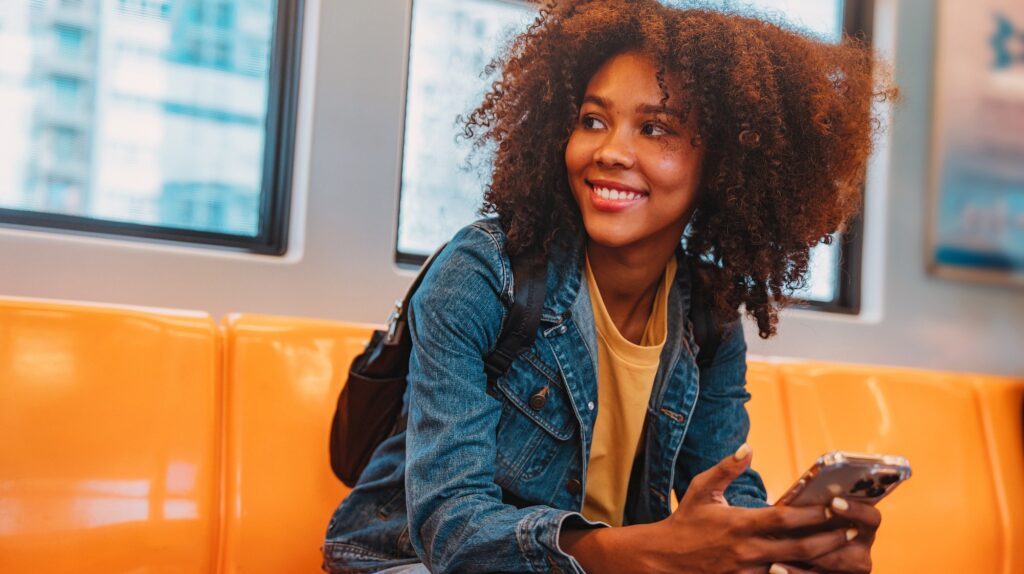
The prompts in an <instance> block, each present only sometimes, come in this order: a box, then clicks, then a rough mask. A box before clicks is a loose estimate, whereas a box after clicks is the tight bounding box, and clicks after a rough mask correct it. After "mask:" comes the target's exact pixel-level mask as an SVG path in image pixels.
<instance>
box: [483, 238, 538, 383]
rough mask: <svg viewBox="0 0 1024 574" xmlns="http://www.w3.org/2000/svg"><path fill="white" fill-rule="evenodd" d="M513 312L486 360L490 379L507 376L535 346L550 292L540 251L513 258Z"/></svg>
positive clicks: (485, 363) (485, 369)
mask: <svg viewBox="0 0 1024 574" xmlns="http://www.w3.org/2000/svg"><path fill="white" fill-rule="evenodd" d="M512 284H513V291H514V295H513V299H512V309H511V310H510V311H509V314H508V317H507V318H506V319H505V323H504V325H502V327H501V333H500V334H499V335H498V344H497V345H496V346H495V349H494V351H493V352H491V354H489V355H487V357H485V358H484V371H485V372H486V373H487V378H488V380H494V379H497V378H498V377H501V376H503V375H504V374H505V373H507V372H508V370H509V368H511V367H512V361H514V360H515V358H516V357H518V356H519V354H520V353H522V352H523V351H525V350H527V349H529V348H530V347H531V346H533V340H534V338H535V337H536V336H537V327H539V326H540V314H541V308H542V307H543V305H544V296H545V294H546V292H547V261H546V260H545V258H544V257H543V256H541V254H539V253H536V252H530V253H520V254H519V255H517V256H515V257H513V258H512Z"/></svg>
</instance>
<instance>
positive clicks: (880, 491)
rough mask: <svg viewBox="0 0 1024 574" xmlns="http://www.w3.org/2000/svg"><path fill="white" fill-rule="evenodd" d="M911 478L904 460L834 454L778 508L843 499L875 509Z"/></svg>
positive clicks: (795, 486) (819, 462) (810, 472)
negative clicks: (869, 505)
mask: <svg viewBox="0 0 1024 574" xmlns="http://www.w3.org/2000/svg"><path fill="white" fill-rule="evenodd" d="M910 474H911V473H910V463H909V462H907V459H905V458H903V457H902V456H892V455H876V454H863V453H853V452H844V451H834V452H830V453H828V454H825V455H822V456H821V457H819V458H818V460H817V461H815V463H814V465H813V466H811V468H810V469H808V470H807V472H805V473H804V474H803V476H801V477H800V480H797V481H796V483H795V484H793V486H792V487H790V489H789V490H788V491H786V493H785V494H783V495H782V497H781V498H779V501H778V502H776V503H775V504H777V505H787V506H812V505H821V506H825V505H827V504H829V503H830V502H831V501H832V499H833V498H835V497H837V496H840V497H842V498H846V499H850V500H857V501H859V502H865V503H867V504H872V505H873V504H876V503H877V502H878V501H879V500H882V499H883V498H885V497H886V496H887V495H888V494H889V493H890V492H892V491H893V489H895V488H896V486H897V485H899V484H900V483H901V482H903V481H904V480H907V479H908V478H910Z"/></svg>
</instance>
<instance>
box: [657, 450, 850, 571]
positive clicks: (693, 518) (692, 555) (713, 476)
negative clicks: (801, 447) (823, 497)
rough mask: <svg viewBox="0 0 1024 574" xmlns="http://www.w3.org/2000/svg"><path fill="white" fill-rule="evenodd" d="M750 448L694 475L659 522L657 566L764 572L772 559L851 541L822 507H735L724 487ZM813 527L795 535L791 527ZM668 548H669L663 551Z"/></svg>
mask: <svg viewBox="0 0 1024 574" xmlns="http://www.w3.org/2000/svg"><path fill="white" fill-rule="evenodd" d="M751 458H752V457H751V450H750V447H749V446H747V445H743V446H741V447H740V449H739V450H737V451H736V454H735V455H733V456H731V457H728V458H726V459H724V460H722V461H721V462H719V463H718V464H717V465H715V466H713V467H712V468H710V469H708V470H707V471H705V472H703V473H701V474H699V475H697V476H696V477H694V479H693V481H692V482H691V483H690V486H689V488H687V490H686V494H685V495H684V496H683V499H682V500H681V501H680V503H679V508H677V509H676V511H675V512H674V513H673V514H672V516H670V517H669V518H668V519H666V520H665V521H663V522H662V523H658V524H659V525H663V527H664V529H665V538H666V539H667V540H669V541H670V542H669V543H668V544H664V546H665V547H666V548H664V549H663V551H662V552H658V553H656V554H653V556H654V557H657V558H661V560H658V562H660V563H661V565H663V566H664V568H659V570H663V571H666V572H670V571H671V572H679V571H684V572H741V573H750V574H754V573H757V574H763V573H764V572H765V571H766V570H768V568H769V566H770V565H772V563H781V562H807V563H813V560H814V559H816V558H818V557H821V556H825V555H828V554H830V553H835V552H837V551H839V550H841V549H843V548H844V547H846V546H848V545H849V541H848V540H847V535H846V531H847V528H848V527H846V526H840V525H837V527H836V528H832V529H825V528H824V527H825V525H826V523H828V522H830V520H831V519H830V518H829V517H828V516H827V515H826V513H825V511H824V510H825V509H824V508H822V507H818V506H815V507H802V508H796V507H785V506H780V507H769V508H757V509H748V508H733V507H730V506H729V503H728V502H726V499H725V489H726V487H728V486H729V484H730V483H731V482H732V481H733V480H735V479H736V478H737V477H738V476H740V475H741V474H743V471H744V470H746V469H747V467H749V466H750V461H751ZM808 529H812V530H815V532H814V533H813V534H809V535H804V536H794V535H793V533H794V531H799V530H803V531H807V530H808ZM664 550H668V552H667V553H666V552H664Z"/></svg>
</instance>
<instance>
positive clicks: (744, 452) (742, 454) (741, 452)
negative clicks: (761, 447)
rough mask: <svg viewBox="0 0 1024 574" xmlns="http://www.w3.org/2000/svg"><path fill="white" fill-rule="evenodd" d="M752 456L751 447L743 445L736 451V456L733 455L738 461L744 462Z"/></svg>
mask: <svg viewBox="0 0 1024 574" xmlns="http://www.w3.org/2000/svg"><path fill="white" fill-rule="evenodd" d="M748 455H750V445H749V444H747V443H743V444H742V445H740V448H738V449H736V454H734V455H732V456H733V457H734V458H735V459H736V460H743V459H745V458H747V456H748Z"/></svg>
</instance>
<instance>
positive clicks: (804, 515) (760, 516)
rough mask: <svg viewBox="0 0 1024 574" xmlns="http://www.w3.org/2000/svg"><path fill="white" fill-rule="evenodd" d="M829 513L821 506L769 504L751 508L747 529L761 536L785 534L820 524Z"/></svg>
mask: <svg viewBox="0 0 1024 574" xmlns="http://www.w3.org/2000/svg"><path fill="white" fill-rule="evenodd" d="M828 521H829V513H828V512H826V509H825V508H823V507H821V506H770V507H767V508H756V509H751V511H750V518H749V520H748V521H747V528H748V529H747V531H748V532H750V533H754V534H760V535H762V536H785V535H786V534H787V533H789V532H790V531H793V530H798V529H801V528H813V527H815V526H821V525H823V524H825V523H826V522H828Z"/></svg>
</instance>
